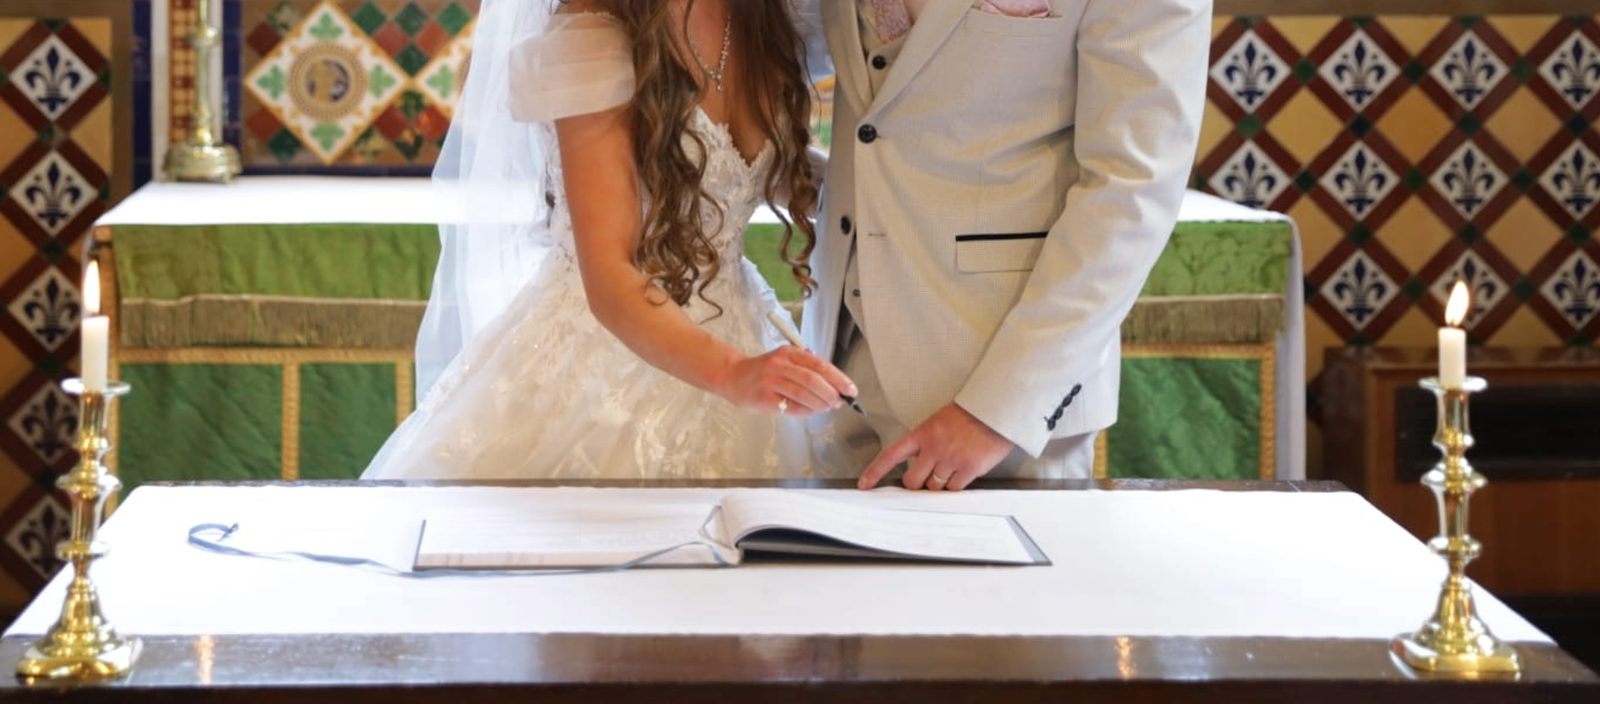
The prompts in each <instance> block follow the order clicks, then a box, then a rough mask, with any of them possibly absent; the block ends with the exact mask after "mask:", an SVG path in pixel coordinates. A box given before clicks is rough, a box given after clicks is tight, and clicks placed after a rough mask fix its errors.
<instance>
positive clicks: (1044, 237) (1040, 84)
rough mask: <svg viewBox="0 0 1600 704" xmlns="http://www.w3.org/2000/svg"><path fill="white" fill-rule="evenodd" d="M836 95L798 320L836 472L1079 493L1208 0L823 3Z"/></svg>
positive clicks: (826, 449)
mask: <svg viewBox="0 0 1600 704" xmlns="http://www.w3.org/2000/svg"><path fill="white" fill-rule="evenodd" d="M812 1H813V2H817V3H820V5H821V7H820V10H821V16H822V26H823V28H824V32H825V34H826V36H827V43H828V47H829V52H830V54H831V56H832V61H833V66H834V70H835V75H836V76H837V84H836V87H835V89H834V97H833V99H834V118H833V119H834V139H833V144H832V150H831V154H830V160H829V167H828V173H827V179H826V181H825V186H824V189H825V191H824V197H823V210H822V213H821V215H820V218H821V219H820V220H819V226H818V230H819V234H818V240H819V241H818V243H817V246H816V250H815V251H814V252H813V254H812V260H811V261H812V266H813V269H814V271H815V276H816V279H817V282H818V287H817V290H816V292H815V295H813V296H812V297H811V298H810V299H809V300H808V301H807V303H806V311H805V318H804V327H805V330H804V332H805V335H806V338H807V342H808V344H810V346H811V349H813V350H817V351H819V352H821V351H823V350H828V351H831V352H832V354H833V355H834V361H835V363H837V364H838V365H839V366H840V367H841V368H842V369H843V370H844V371H845V373H846V374H848V375H849V376H850V377H851V378H852V379H854V380H855V381H856V383H857V386H859V387H860V389H861V394H860V396H859V401H860V404H861V406H862V407H863V408H864V409H865V413H864V415H861V416H858V415H856V414H847V413H834V414H831V417H829V418H827V419H826V420H825V421H822V422H831V423H832V425H829V426H826V427H825V426H824V425H823V424H822V422H815V421H814V425H813V437H814V443H815V445H814V449H815V454H816V460H817V461H818V463H819V464H820V465H822V470H823V471H827V472H831V473H834V474H841V473H846V472H848V473H854V472H855V471H858V470H859V469H860V468H861V467H863V466H865V467H866V469H865V470H864V471H862V472H861V474H860V479H859V485H860V486H861V487H862V488H870V487H872V486H875V485H877V484H878V483H879V482H880V481H881V480H882V479H883V478H884V477H885V475H887V474H888V473H889V472H890V471H891V470H893V469H894V468H896V467H897V466H899V465H901V464H902V463H906V462H909V466H908V467H907V469H906V472H905V476H904V479H903V482H904V484H905V485H906V486H907V487H908V488H911V489H935V490H937V489H950V490H959V489H962V488H965V487H966V486H967V485H968V484H970V483H971V482H972V481H973V480H974V479H977V478H978V477H981V476H984V475H986V474H990V473H991V472H993V473H994V474H995V475H996V476H1000V475H1002V474H1003V475H1007V476H1042V477H1087V476H1089V475H1090V473H1091V470H1092V466H1093V457H1094V454H1093V453H1094V442H1093V438H1094V434H1095V432H1096V431H1098V430H1100V429H1102V428H1105V427H1107V426H1109V425H1111V424H1112V423H1113V422H1114V421H1115V420H1116V417H1117V386H1118V383H1119V378H1120V357H1121V347H1120V337H1119V330H1120V328H1121V324H1122V320H1123V318H1124V317H1125V316H1126V315H1127V313H1128V311H1129V309H1130V308H1131V307H1132V306H1133V303H1134V299H1135V298H1136V297H1137V296H1138V293H1139V290H1140V288H1141V287H1142V286H1143V284H1144V280H1145V278H1146V276H1148V274H1149V272H1150V268H1151V267H1152V266H1153V265H1154V263H1155V261H1156V258H1157V256H1158V255H1159V254H1160V252H1161V250H1162V248H1163V247H1164V246H1165V244H1166V241H1167V237H1168V235H1169V234H1170V233H1171V231H1172V228H1173V225H1174V223H1175V221H1176V219H1177V212H1178V205H1179V203H1180V202H1181V200H1182V198H1183V188H1184V184H1185V182H1186V180H1187V179H1188V175H1189V168H1190V165H1191V163H1192V160H1193V158H1194V153H1195V146H1196V141H1197V138H1198V130H1199V126H1200V115H1201V109H1202V104H1203V100H1204V91H1205V84H1206V66H1207V64H1208V60H1207V59H1208V52H1209V43H1210V37H1211V31H1210V28H1211V23H1210V19H1211V2H1210V0H1132V1H1128V0H978V1H976V2H974V0H812Z"/></svg>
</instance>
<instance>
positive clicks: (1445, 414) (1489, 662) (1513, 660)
mask: <svg viewBox="0 0 1600 704" xmlns="http://www.w3.org/2000/svg"><path fill="white" fill-rule="evenodd" d="M1422 387H1423V388H1425V389H1428V390H1429V391H1432V392H1433V395H1434V397H1435V398H1436V399H1438V412H1439V426H1438V430H1437V431H1436V432H1435V433H1434V435H1433V445H1434V447H1437V448H1439V450H1440V451H1441V452H1443V453H1444V457H1443V459H1441V460H1440V461H1439V464H1437V465H1434V467H1433V469H1431V470H1428V473H1427V474H1425V475H1423V477H1422V484H1423V485H1424V486H1426V487H1428V488H1429V489H1431V490H1433V498H1434V500H1435V501H1436V502H1437V504H1438V508H1439V535H1438V536H1437V537H1435V538H1434V539H1433V540H1430V541H1428V547H1430V548H1433V551H1434V552H1436V553H1438V554H1439V556H1440V557H1443V558H1444V559H1445V562H1446V563H1447V564H1448V565H1449V566H1450V571H1449V574H1448V575H1447V576H1446V577H1445V580H1444V584H1443V585H1442V586H1441V588H1440V590H1439V603H1438V606H1437V607H1435V608H1434V612H1433V616H1432V617H1430V618H1429V619H1428V620H1427V621H1425V622H1423V624H1422V628H1420V629H1418V630H1417V631H1416V632H1415V633H1407V634H1402V635H1399V636H1396V637H1395V639H1394V640H1393V641H1391V642H1390V644H1389V649H1390V650H1391V651H1393V652H1394V654H1395V655H1397V656H1399V657H1400V659H1401V660H1403V661H1404V662H1405V663H1406V664H1407V665H1410V666H1411V667H1414V668H1416V669H1418V670H1427V671H1432V672H1444V673H1451V674H1464V675H1476V674H1486V673H1511V672H1517V671H1519V670H1520V669H1521V668H1522V666H1521V664H1520V662H1519V660H1518V658H1517V652H1516V651H1515V650H1512V648H1511V646H1509V645H1506V644H1505V643H1503V642H1501V641H1500V640H1499V639H1497V638H1495V637H1494V635H1493V634H1491V633H1489V628H1488V627H1487V626H1485V625H1483V622H1482V621H1480V620H1478V612H1477V608H1476V607H1475V606H1474V605H1473V602H1472V586H1471V585H1470V584H1468V583H1467V575H1466V570H1467V563H1469V562H1472V561H1473V560H1474V559H1476V558H1477V557H1478V555H1479V554H1480V553H1481V552H1482V551H1483V544H1482V543H1479V542H1478V541H1476V540H1473V539H1472V536H1469V535H1467V522H1468V512H1467V507H1468V505H1469V504H1470V503H1471V501H1472V492H1474V491H1477V490H1479V489H1482V488H1483V486H1484V485H1485V484H1488V483H1489V480H1488V479H1485V478H1484V476H1483V475H1482V474H1478V473H1477V472H1475V471H1473V469H1472V465H1470V464H1467V458H1466V453H1467V450H1468V449H1469V448H1471V447H1472V429H1471V427H1470V425H1469V423H1468V419H1467V399H1468V397H1469V396H1471V395H1472V394H1473V393H1474V392H1478V391H1482V390H1484V389H1486V388H1488V387H1489V384H1488V383H1487V382H1485V381H1484V380H1483V379H1482V378H1480V377H1475V376H1469V377H1467V378H1466V381H1465V383H1463V384H1462V388H1459V389H1447V388H1445V387H1443V386H1441V385H1440V384H1439V380H1438V379H1437V378H1434V377H1429V378H1427V379H1423V380H1422Z"/></svg>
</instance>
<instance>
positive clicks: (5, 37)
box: [0, 17, 33, 51]
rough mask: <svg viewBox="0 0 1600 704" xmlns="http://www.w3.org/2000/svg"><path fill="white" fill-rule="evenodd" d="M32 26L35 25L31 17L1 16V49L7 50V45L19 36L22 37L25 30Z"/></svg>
mask: <svg viewBox="0 0 1600 704" xmlns="http://www.w3.org/2000/svg"><path fill="white" fill-rule="evenodd" d="M31 26H33V20H31V19H19V18H12V17H3V18H0V51H5V50H6V47H9V46H11V45H12V43H14V42H16V41H17V38H18V37H21V36H22V33H23V32H26V31H28V28H29V27H31Z"/></svg>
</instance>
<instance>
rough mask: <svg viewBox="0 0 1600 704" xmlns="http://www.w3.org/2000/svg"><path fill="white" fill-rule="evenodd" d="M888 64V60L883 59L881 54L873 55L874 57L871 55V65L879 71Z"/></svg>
mask: <svg viewBox="0 0 1600 704" xmlns="http://www.w3.org/2000/svg"><path fill="white" fill-rule="evenodd" d="M888 66H889V60H888V59H885V58H883V57H882V56H874V57H872V67H873V68H875V69H878V70H879V71H882V70H883V69H885V68H888Z"/></svg>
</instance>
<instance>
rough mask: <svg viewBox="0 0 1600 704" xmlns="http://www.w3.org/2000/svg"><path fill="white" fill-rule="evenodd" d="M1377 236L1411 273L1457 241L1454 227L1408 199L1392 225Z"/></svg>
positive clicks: (1395, 216) (1394, 216)
mask: <svg viewBox="0 0 1600 704" xmlns="http://www.w3.org/2000/svg"><path fill="white" fill-rule="evenodd" d="M1377 237H1378V239H1379V240H1381V241H1382V242H1383V244H1384V246H1385V247H1387V248H1388V249H1389V253H1391V254H1393V255H1394V257H1395V259H1396V260H1398V261H1399V262H1400V263H1401V264H1402V265H1403V266H1405V267H1406V269H1408V270H1410V271H1418V270H1421V269H1422V268H1423V267H1424V266H1426V265H1427V264H1428V262H1429V261H1432V260H1433V258H1434V257H1435V256H1436V255H1438V253H1439V251H1440V250H1441V249H1443V248H1444V247H1445V246H1446V245H1448V244H1450V243H1451V242H1455V241H1457V238H1456V236H1455V233H1454V232H1453V231H1452V230H1451V229H1450V227H1449V226H1447V225H1445V224H1444V223H1443V222H1441V221H1440V220H1439V218H1438V217H1436V216H1434V214H1433V211H1432V210H1431V209H1429V208H1428V206H1427V204H1425V203H1423V202H1421V201H1419V200H1417V199H1416V198H1407V199H1405V202H1404V203H1402V204H1400V206H1399V207H1398V208H1396V209H1395V211H1394V214H1393V215H1392V216H1391V217H1390V218H1389V220H1388V222H1385V223H1384V224H1383V225H1382V226H1380V227H1378V228H1377Z"/></svg>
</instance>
